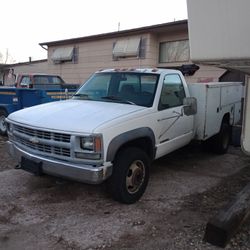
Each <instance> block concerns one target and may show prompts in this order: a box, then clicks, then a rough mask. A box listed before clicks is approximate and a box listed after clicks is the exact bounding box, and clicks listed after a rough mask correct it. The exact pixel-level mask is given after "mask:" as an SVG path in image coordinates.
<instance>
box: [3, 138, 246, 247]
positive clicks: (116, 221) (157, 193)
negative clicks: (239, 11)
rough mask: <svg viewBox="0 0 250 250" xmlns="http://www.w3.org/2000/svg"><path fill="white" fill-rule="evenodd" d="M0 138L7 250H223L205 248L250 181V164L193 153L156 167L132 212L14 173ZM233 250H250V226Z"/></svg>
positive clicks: (74, 188)
mask: <svg viewBox="0 0 250 250" xmlns="http://www.w3.org/2000/svg"><path fill="white" fill-rule="evenodd" d="M6 140H7V139H6V138H4V137H0V158H1V162H0V190H1V191H0V249H1V250H2V249H3V250H15V249H25V250H26V249H27V250H28V249H31V250H33V249H36V250H37V249H38V250H39V249H53V250H59V249H60V250H64V249H89V250H90V249H92V250H94V249H108V250H116V249H120V250H125V249H145V250H151V249H154V250H163V249H173V250H175V249H180V250H183V249H192V250H193V249H202V250H203V249H205V250H206V249H207V250H209V249H210V250H211V249H221V248H217V247H215V246H212V245H210V244H208V243H205V242H203V236H204V230H205V227H206V223H207V222H208V220H209V219H210V218H211V217H212V216H213V215H215V214H216V213H217V212H218V211H219V209H220V208H222V207H224V206H225V205H226V204H227V203H228V202H229V201H230V200H231V199H232V198H233V197H234V195H235V194H236V193H238V192H239V191H240V190H241V189H242V188H243V187H244V186H245V185H246V184H247V183H248V182H249V181H250V158H249V157H247V156H245V155H244V154H243V153H242V152H241V150H240V148H235V147H231V148H230V150H229V153H228V154H226V155H223V156H218V155H214V154H210V153H208V152H203V151H201V149H200V147H199V146H198V145H190V146H188V147H185V148H183V149H181V150H178V151H176V152H175V153H172V154H170V155H168V156H166V157H164V158H161V159H159V160H157V161H156V162H155V163H154V164H153V167H152V170H151V177H150V182H149V186H148V188H147V190H146V193H145V194H144V196H143V197H142V199H141V200H140V201H139V202H137V203H136V204H133V205H123V204H119V203H117V202H115V201H113V200H112V199H111V198H110V197H109V196H108V195H107V194H106V192H105V186H104V185H98V186H91V185H86V184H81V183H76V182H70V181H65V180H62V179H57V178H54V177H49V176H42V177H35V176H33V175H31V174H29V173H26V172H24V171H22V170H15V169H14V166H15V165H16V163H15V162H14V161H12V160H11V159H10V158H9V156H8V155H7V153H6V151H5V149H4V143H5V141H6ZM226 249H235V250H236V249H237V250H240V249H241V250H246V249H250V220H247V221H246V223H245V224H244V225H243V226H242V227H241V229H240V231H239V232H238V233H237V234H236V235H235V236H234V237H233V238H232V240H231V241H230V243H229V244H228V246H227V247H226Z"/></svg>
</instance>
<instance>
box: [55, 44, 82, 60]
mask: <svg viewBox="0 0 250 250" xmlns="http://www.w3.org/2000/svg"><path fill="white" fill-rule="evenodd" d="M51 60H52V61H53V62H54V63H64V62H72V63H77V61H78V48H75V47H63V48H56V49H55V50H54V51H53V53H52V55H51Z"/></svg>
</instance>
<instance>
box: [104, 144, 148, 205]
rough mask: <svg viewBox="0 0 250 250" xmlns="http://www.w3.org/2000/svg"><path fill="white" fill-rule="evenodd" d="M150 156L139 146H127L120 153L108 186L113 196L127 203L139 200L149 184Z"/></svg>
mask: <svg viewBox="0 0 250 250" xmlns="http://www.w3.org/2000/svg"><path fill="white" fill-rule="evenodd" d="M149 164H150V161H149V158H148V156H147V155H146V153H145V152H144V151H142V150H141V149H139V148H134V147H131V148H125V149H124V150H122V151H121V152H119V153H118V155H117V157H116V159H115V162H114V167H113V173H112V176H111V177H110V178H109V179H108V180H107V187H108V191H109V193H110V194H111V195H112V197H113V198H114V199H115V200H117V201H119V202H121V203H126V204H132V203H135V202H136V201H138V200H139V199H140V198H141V196H142V195H143V193H144V192H145V189H146V187H147V184H148V179H149Z"/></svg>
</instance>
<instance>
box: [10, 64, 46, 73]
mask: <svg viewBox="0 0 250 250" xmlns="http://www.w3.org/2000/svg"><path fill="white" fill-rule="evenodd" d="M11 68H13V69H14V73H15V74H19V73H47V72H48V62H47V61H45V62H31V63H27V64H20V65H14V66H11Z"/></svg>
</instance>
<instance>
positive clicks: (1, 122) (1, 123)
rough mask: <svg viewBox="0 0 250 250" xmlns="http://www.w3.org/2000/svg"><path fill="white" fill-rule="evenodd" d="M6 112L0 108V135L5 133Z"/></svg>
mask: <svg viewBox="0 0 250 250" xmlns="http://www.w3.org/2000/svg"><path fill="white" fill-rule="evenodd" d="M7 116H8V115H7V113H6V111H5V110H3V109H1V110H0V135H6V134H7V127H6V122H5V119H6V117H7Z"/></svg>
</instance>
